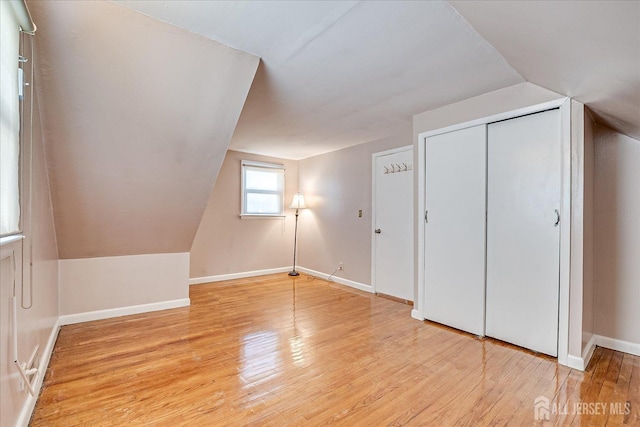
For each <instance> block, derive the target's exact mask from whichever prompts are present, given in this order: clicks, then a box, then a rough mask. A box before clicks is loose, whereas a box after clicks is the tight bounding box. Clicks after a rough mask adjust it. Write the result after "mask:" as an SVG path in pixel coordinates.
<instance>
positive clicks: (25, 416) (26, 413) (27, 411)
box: [16, 318, 61, 427]
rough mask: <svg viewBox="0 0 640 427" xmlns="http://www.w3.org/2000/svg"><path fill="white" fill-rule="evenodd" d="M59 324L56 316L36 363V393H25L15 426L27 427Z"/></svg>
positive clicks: (56, 336)
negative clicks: (25, 396) (33, 394)
mask: <svg viewBox="0 0 640 427" xmlns="http://www.w3.org/2000/svg"><path fill="white" fill-rule="evenodd" d="M60 326H61V323H60V318H58V319H57V320H56V321H55V323H54V324H53V327H52V328H51V333H50V334H49V339H48V340H47V345H46V346H45V348H44V350H43V351H42V356H41V357H40V363H39V364H38V377H37V378H36V383H35V387H34V389H35V392H36V395H35V396H31V395H30V394H29V393H27V399H26V401H25V402H24V405H23V406H22V410H21V411H20V413H19V414H18V419H17V420H16V426H19V427H27V426H28V425H29V421H30V420H31V416H32V415H33V410H34V409H35V407H36V402H37V401H38V397H39V396H40V388H41V387H42V382H43V381H44V376H45V374H46V372H47V368H48V367H49V360H51V355H52V354H53V347H54V346H55V344H56V340H57V339H58V332H60Z"/></svg>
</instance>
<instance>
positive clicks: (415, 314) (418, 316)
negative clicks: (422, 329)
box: [411, 308, 424, 322]
mask: <svg viewBox="0 0 640 427" xmlns="http://www.w3.org/2000/svg"><path fill="white" fill-rule="evenodd" d="M411 317H413V318H414V319H416V320H420V321H421V322H422V321H424V317H422V312H421V311H420V310H419V309H417V308H414V309H413V310H411Z"/></svg>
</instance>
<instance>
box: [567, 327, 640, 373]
mask: <svg viewBox="0 0 640 427" xmlns="http://www.w3.org/2000/svg"><path fill="white" fill-rule="evenodd" d="M596 347H603V348H608V349H610V350H615V351H620V352H622V353H628V354H633V355H634V356H640V344H636V343H632V342H629V341H623V340H619V339H615V338H609V337H603V336H602V335H595V334H594V335H591V338H590V339H589V341H588V342H587V345H586V346H585V348H584V351H583V352H582V355H581V356H573V355H571V354H570V355H569V356H568V358H567V366H569V367H570V368H573V369H578V370H580V371H584V370H585V369H587V366H589V362H590V361H591V357H592V356H593V352H594V350H595V349H596Z"/></svg>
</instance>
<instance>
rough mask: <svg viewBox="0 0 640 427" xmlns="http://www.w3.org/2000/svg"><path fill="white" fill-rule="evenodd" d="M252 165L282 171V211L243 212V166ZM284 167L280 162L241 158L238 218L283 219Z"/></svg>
mask: <svg viewBox="0 0 640 427" xmlns="http://www.w3.org/2000/svg"><path fill="white" fill-rule="evenodd" d="M245 166H253V167H258V168H264V169H277V170H281V171H282V197H281V199H282V200H281V201H282V213H281V214H259V213H247V212H245V186H244V175H245V173H244V167H245ZM285 172H286V171H285V167H284V165H283V164H280V163H265V162H255V161H252V160H242V162H241V164H240V218H242V219H284V218H285V217H286V215H285V210H284V209H285V200H284V199H285V194H286V192H285V181H286V179H285V178H286V175H285Z"/></svg>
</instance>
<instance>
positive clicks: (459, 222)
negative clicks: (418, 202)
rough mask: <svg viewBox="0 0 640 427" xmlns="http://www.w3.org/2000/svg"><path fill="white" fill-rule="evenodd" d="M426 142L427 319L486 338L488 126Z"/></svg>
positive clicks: (435, 137) (425, 313)
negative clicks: (485, 281) (485, 280)
mask: <svg viewBox="0 0 640 427" xmlns="http://www.w3.org/2000/svg"><path fill="white" fill-rule="evenodd" d="M426 144H427V147H426V156H427V159H426V208H427V212H428V222H427V224H426V227H425V233H426V234H425V301H424V304H425V305H424V307H425V308H424V315H425V317H426V318H427V319H429V320H433V321H436V322H439V323H443V324H445V325H448V326H452V327H454V328H457V329H461V330H464V331H467V332H471V333H473V334H476V335H484V305H485V300H484V295H485V286H484V279H485V214H486V204H485V200H486V198H485V194H486V193H485V188H486V160H485V159H486V126H485V125H481V126H475V127H472V128H467V129H462V130H459V131H455V132H450V133H446V134H442V135H437V136H434V137H430V138H427V143H426Z"/></svg>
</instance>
